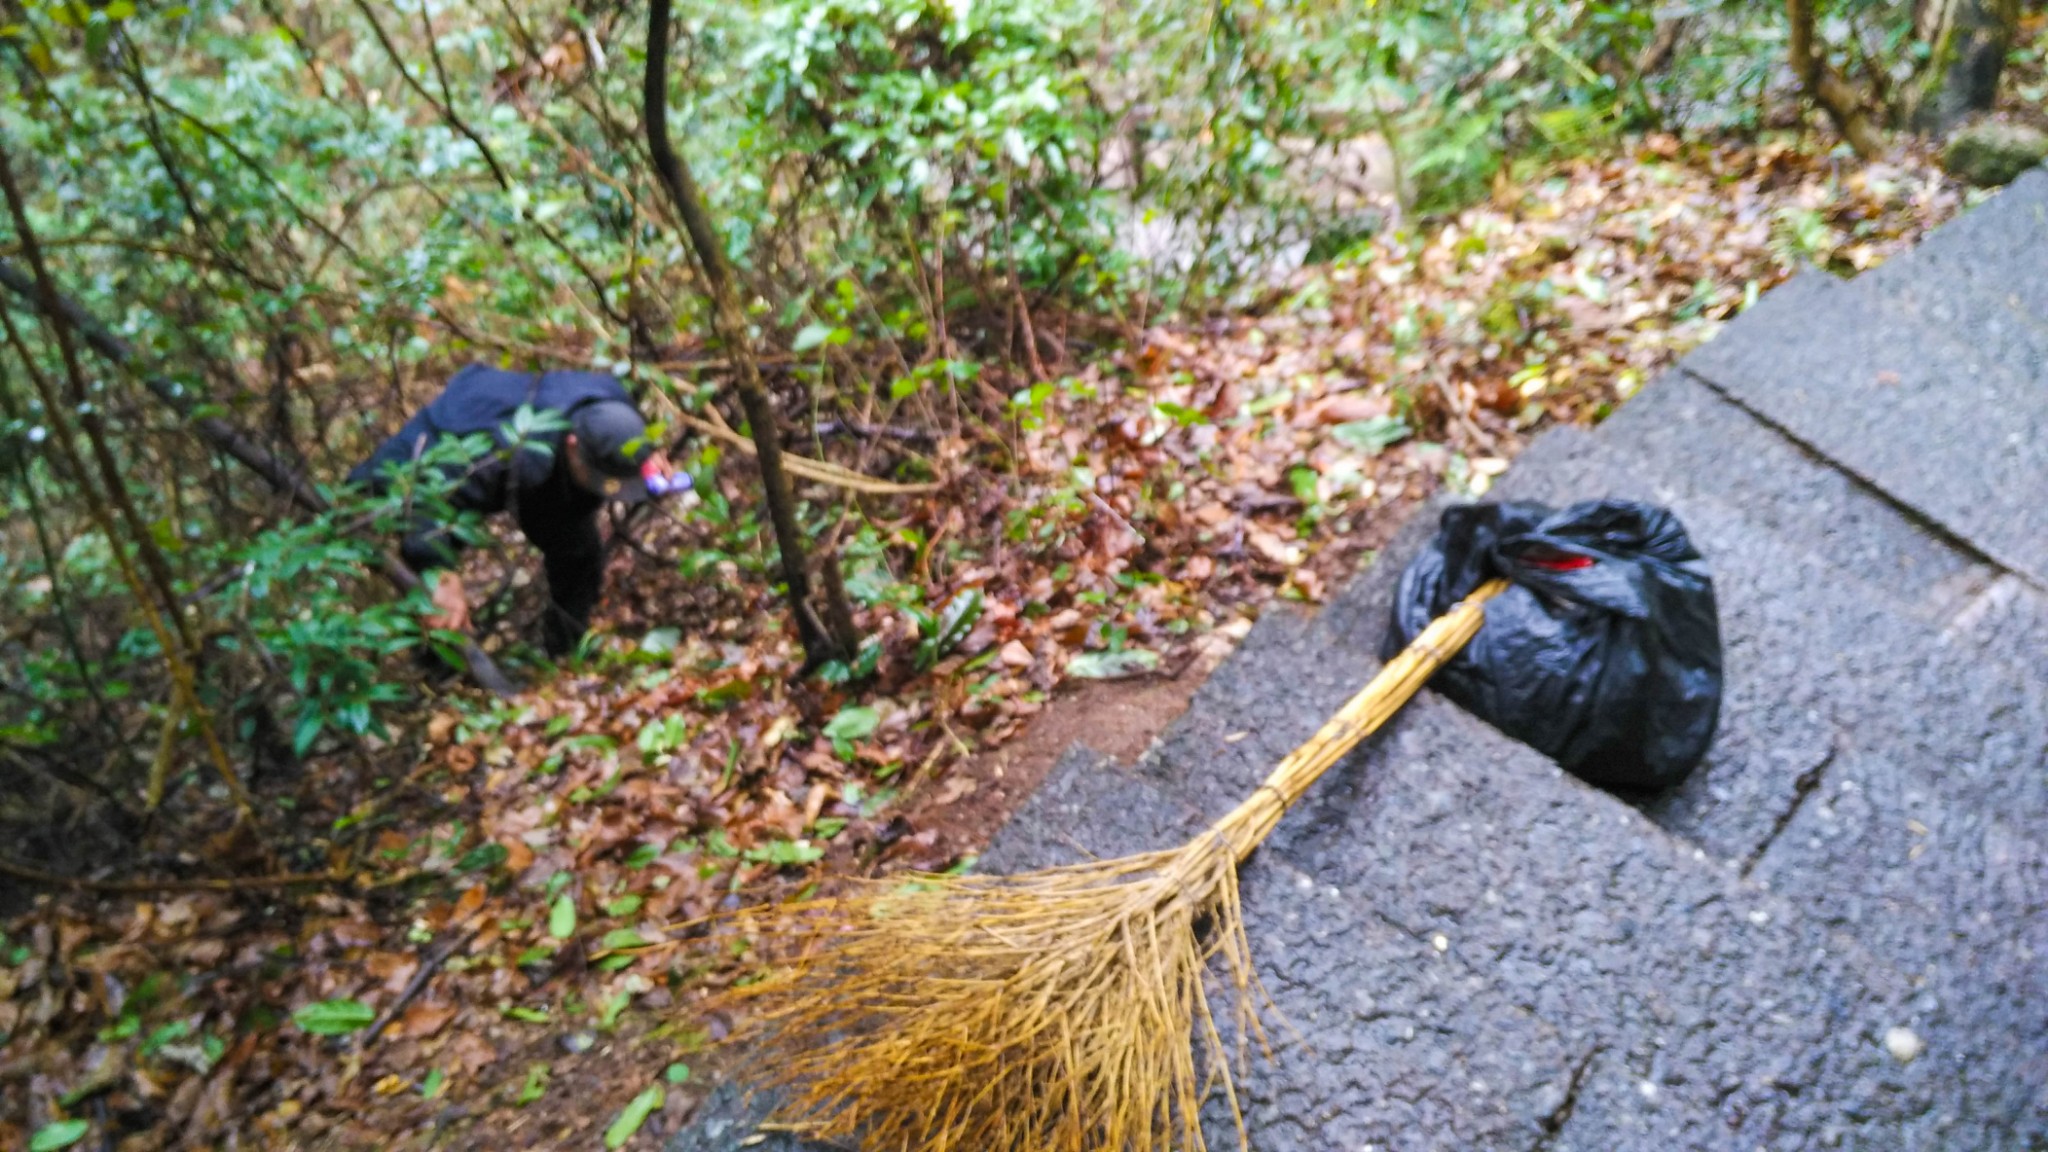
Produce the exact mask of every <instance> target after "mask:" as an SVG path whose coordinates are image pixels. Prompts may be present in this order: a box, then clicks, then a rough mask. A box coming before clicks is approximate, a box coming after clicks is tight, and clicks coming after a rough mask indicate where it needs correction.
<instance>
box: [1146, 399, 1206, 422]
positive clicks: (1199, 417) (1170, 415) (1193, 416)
mask: <svg viewBox="0 0 2048 1152" xmlns="http://www.w3.org/2000/svg"><path fill="white" fill-rule="evenodd" d="M1152 407H1153V408H1154V409H1155V410H1157V411H1158V413H1159V414H1160V415H1161V416H1164V417H1166V418H1167V419H1169V420H1172V421H1173V422H1174V423H1175V424H1178V425H1180V426H1181V427H1183V428H1193V427H1196V426H1198V425H1202V424H1207V423H1209V414H1208V413H1206V412H1204V411H1202V410H1201V409H1199V408H1190V407H1188V406H1187V405H1185V404H1175V403H1173V402H1172V401H1169V400H1161V401H1159V402H1158V403H1156V404H1154V405H1152Z"/></svg>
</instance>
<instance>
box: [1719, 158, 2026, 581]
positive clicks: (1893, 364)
mask: <svg viewBox="0 0 2048 1152" xmlns="http://www.w3.org/2000/svg"><path fill="white" fill-rule="evenodd" d="M2044 190H2048V177H2043V176H2039V175H2037V176H2036V177H2030V178H2029V179H2028V180H2026V181H2022V182H2021V183H2020V184H2016V185H2015V186H2014V187H2013V188H2011V189H2008V190H2007V191H2006V192H2005V193H2003V194H2001V195H1999V196H1996V197H1994V198H1993V199H1992V200H1991V201H1990V202H1988V203H1987V204H1985V205H1983V206H1981V207H1979V208H1977V209H1975V210H1973V211H1972V212H1970V213H1968V214H1967V215H1966V216H1965V217H1964V218H1963V219H1962V220H1961V221H1959V222H1958V223H1956V224H1954V225H1951V226H1950V227H1949V228H1944V229H1941V230H1939V231H1938V232H1937V233H1936V234H1935V236H1934V238H1932V239H1930V240H1929V241H1928V244H1927V245H1926V248H1925V250H1924V251H1927V252H1932V253H1933V254H1932V255H1926V256H1925V257H1924V259H1923V253H1922V252H1916V253H1912V254H1908V255H1906V256H1903V257H1900V258H1898V259H1897V260H1896V261H1894V262H1893V263H1894V264H1895V265H1897V266H1896V267H1895V268H1894V267H1891V266H1887V268H1885V269H1883V270H1881V272H1882V274H1883V275H1885V276H1886V277H1887V282H1890V281H1892V280H1896V279H1898V278H1916V277H1922V276H1925V277H1928V278H1933V279H1938V278H1940V277H1942V276H1946V275H1950V272H1949V271H1948V270H1952V269H1956V268H1960V267H1963V266H1968V267H1970V268H1975V269H1979V270H1980V271H1979V273H1978V275H1980V276H1981V277H1984V278H1987V280H1988V281H1989V282H1996V283H1999V284H2000V285H2001V287H2002V288H2003V287H2009V288H2011V290H2012V291H2011V292H2010V293H2009V294H2008V295H2009V296H2010V297H2011V299H2012V300H2013V301H2015V302H2016V303H2015V306H2014V308H2012V309H2008V310H2007V311H2008V312H2011V314H2012V317H2013V318H2012V319H2011V320H2010V322H2008V323H2004V326H2003V327H2002V328H2001V329H2000V330H1999V332H2003V333H2004V334H2005V335H2003V336H2000V335H1999V334H1998V333H1997V332H1994V331H1993V330H1992V329H1990V328H1988V327H1987V326H1986V324H1985V323H1984V322H1983V321H1982V320H1980V319H1979V317H1978V316H1969V317H1964V318H1962V319H1961V320H1950V321H1946V322H1945V321H1944V320H1943V319H1942V318H1941V317H1940V316H1939V315H1936V314H1933V313H1926V314H1922V313H1919V312H1916V311H1914V310H1912V309H1906V308H1893V307H1887V306H1886V305H1885V304H1884V301H1883V298H1882V294H1881V293H1880V292H1879V291H1877V290H1876V289H1874V288H1866V289H1864V290H1862V291H1858V290H1857V289H1856V287H1855V285H1853V284H1851V285H1849V286H1847V287H1846V288H1841V287H1838V288H1836V289H1834V290H1831V291H1827V292H1822V293H1817V294H1813V295H1811V296H1809V297H1807V298H1804V299H1801V300H1798V301H1795V302H1794V303H1795V304H1796V306H1783V305H1778V306H1773V307H1770V308H1766V307H1764V306H1762V305H1759V306H1758V307H1757V308H1755V309H1752V310H1751V312H1749V313H1747V314H1745V315H1744V316H1742V317H1740V318H1739V319H1737V320H1736V321H1735V322H1733V323H1731V324H1730V325H1729V326H1728V327H1727V328H1726V329H1725V330H1724V331H1723V332H1722V333H1721V334H1720V335H1719V336H1717V337H1716V338H1714V339H1713V340H1710V341H1708V342H1707V343H1706V344H1705V345H1703V346H1701V347H1700V348H1699V349H1697V350H1696V351H1694V352H1693V353H1692V354H1691V355H1689V356H1687V357H1686V358H1685V359H1684V360H1683V361H1682V362H1681V367H1683V368H1684V369H1685V370H1686V371H1688V372H1690V373H1692V374H1694V375H1695V376H1697V377H1699V378H1700V379H1702V380H1704V381H1706V382H1707V383H1709V384H1711V385H1712V386H1713V387H1714V388H1716V389H1717V390H1719V391H1721V392H1723V393H1725V394H1726V395H1728V396H1730V397H1732V398H1734V399H1735V400H1736V401H1738V402H1739V403H1741V404H1742V405H1743V406H1745V407H1747V408H1750V409H1752V410H1753V411H1755V412H1757V413H1759V414H1760V415H1762V416H1763V417H1765V418H1767V419H1768V420H1770V421H1771V422H1773V423H1774V424H1776V425H1778V426H1780V427H1782V428H1783V429H1785V430H1786V431H1787V432H1788V433H1789V434H1790V435H1791V436H1792V437H1794V438H1796V439H1797V440H1798V441H1800V442H1802V443H1804V444H1807V445H1810V446H1812V448H1813V449H1814V450H1815V451H1817V452H1819V453H1820V454H1822V455H1824V456H1825V457H1827V458H1828V459H1829V460H1831V461H1834V462H1837V463H1839V464H1840V465H1841V467H1842V468H1843V469H1844V470H1846V471H1848V472H1850V473H1852V474H1853V475H1855V476H1857V477H1860V478H1862V479H1863V480H1865V481H1867V482H1868V483H1870V484H1872V485H1874V486H1875V487H1877V488H1879V489H1880V490H1882V491H1884V492H1886V493H1887V494H1889V495H1890V496H1892V497H1893V498H1895V499H1896V500H1898V501H1899V502H1901V503H1902V504H1905V505H1907V506H1908V507H1911V508H1913V509H1915V510H1917V511H1918V512H1919V513H1921V514H1923V515H1925V516H1926V517H1928V518H1929V519H1931V520H1933V521H1935V522H1936V523H1938V524H1940V525H1941V526H1942V527H1943V528H1944V529H1945V530H1946V531H1948V532H1951V533H1953V534H1955V535H1956V536H1958V537H1960V538H1962V539H1963V540H1965V541H1967V542H1968V543H1969V544H1970V546H1971V547H1973V548H1975V549H1977V550H1978V551H1980V552H1982V553H1983V554H1985V555H1986V556H1988V557H1990V558H1992V559H1994V560H1996V561H1997V562H1998V563H1999V564H2000V565H2002V566H2003V567H2006V568H2010V569H2013V570H2015V571H2018V572H2020V573H2022V574H2023V575H2025V576H2026V577H2027V578H2028V579H2029V580H2030V581H2032V582H2033V583H2035V584H2036V585H2038V586H2042V587H2048V503H2043V502H2042V501H2040V500H2039V499H2038V497H2037V491H2038V489H2039V487H2040V485H2041V482H2042V479H2043V478H2044V477H2048V374H2044V373H2043V372H2041V371H2040V369H2039V365H2038V361H2033V360H2031V359H2030V358H2029V354H2028V353H2027V350H2026V346H2025V345H2026V343H2027V340H2026V339H2025V338H2024V334H2025V333H2026V332H2027V331H2029V329H2028V328H2027V327H2026V325H2024V324H2022V323H2021V322H2020V319H2019V317H2021V316H2023V315H2024V316H2031V317H2035V318H2039V317H2048V276H2044V275H2042V273H2041V272H2040V271H2039V270H2040V268H2041V265H2042V263H2043V262H2042V261H2041V258H2040V253H2042V252H2043V251H2048V220H2044V210H2043V207H2042V203H2041V201H2042V197H2043V195H2044ZM1956 275H1957V277H1958V278H1957V279H1956V280H1955V283H1957V284H1961V283H1964V282H1965V281H1964V280H1963V279H1962V278H1961V274H1960V273H1957V274H1956ZM1972 282H1974V281H1972ZM2035 285H2038V286H2039V288H2038V291H2037V289H2036V287H2035ZM1773 295H1774V296H1775V295H1777V294H1776V293H1773ZM1770 299H1771V298H1770V297H1766V302H1770ZM1984 315H1989V313H1985V314H1984ZM2000 315H2001V316H2002V315H2004V313H2000ZM1959 323H1960V324H1967V325H1968V327H1967V329H1959V328H1958V324H1959Z"/></svg>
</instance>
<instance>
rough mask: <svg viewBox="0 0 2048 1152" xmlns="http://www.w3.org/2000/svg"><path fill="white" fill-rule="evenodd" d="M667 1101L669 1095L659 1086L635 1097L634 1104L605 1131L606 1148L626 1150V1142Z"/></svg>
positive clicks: (621, 1113) (614, 1150)
mask: <svg viewBox="0 0 2048 1152" xmlns="http://www.w3.org/2000/svg"><path fill="white" fill-rule="evenodd" d="M667 1101H668V1093H667V1091H666V1090H664V1089H663V1088H662V1086H661V1085H659V1084H656V1085H654V1086H653V1087H651V1088H649V1089H647V1090H646V1091H645V1092H642V1093H640V1094H639V1095H638V1096H635V1097H633V1101H632V1103H630V1104H627V1105H626V1108H625V1111H623V1112H620V1113H619V1118H618V1119H617V1120H614V1121H612V1126H611V1127H609V1128H607V1129H605V1130H604V1146H605V1147H606V1148H609V1149H612V1150H613V1152H617V1150H618V1149H620V1148H624V1147H625V1146H626V1141H628V1140H631V1139H632V1138H633V1134H634V1133H636V1132H638V1131H640V1126H641V1125H642V1124H645V1123H647V1118H648V1117H649V1116H651V1115H653V1114H654V1110H655V1109H656V1108H659V1107H661V1106H662V1105H663V1104H664V1103H666V1102H667Z"/></svg>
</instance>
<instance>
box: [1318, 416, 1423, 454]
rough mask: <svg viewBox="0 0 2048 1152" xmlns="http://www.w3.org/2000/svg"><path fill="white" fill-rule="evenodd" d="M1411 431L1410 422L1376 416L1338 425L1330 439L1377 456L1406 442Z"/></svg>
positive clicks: (1333, 429) (1392, 417) (1331, 431)
mask: <svg viewBox="0 0 2048 1152" xmlns="http://www.w3.org/2000/svg"><path fill="white" fill-rule="evenodd" d="M1410 431H1411V430H1410V429H1409V427H1408V422H1407V421H1406V420H1403V419H1401V418H1400V417H1399V416H1375V417H1373V418H1372V419H1370V420H1353V421H1351V422H1350V423H1348V424H1339V425H1337V426H1336V427H1334V428H1332V429H1330V439H1332V440H1335V441H1336V442H1337V443H1339V444H1342V445H1344V446H1345V447H1346V448H1349V449H1352V450H1353V451H1356V452H1363V453H1365V454H1366V455H1367V456H1377V455H1379V454H1380V453H1381V452H1384V451H1386V450H1387V449H1388V448H1391V447H1393V446H1394V445H1396V444H1399V443H1400V442H1401V441H1403V440H1406V439H1407V438H1408V436H1409V434H1410Z"/></svg>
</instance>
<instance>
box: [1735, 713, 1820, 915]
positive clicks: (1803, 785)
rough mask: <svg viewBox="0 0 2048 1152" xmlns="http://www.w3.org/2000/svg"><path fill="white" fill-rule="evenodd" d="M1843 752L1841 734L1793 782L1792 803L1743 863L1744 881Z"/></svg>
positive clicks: (1815, 790) (1817, 788)
mask: <svg viewBox="0 0 2048 1152" xmlns="http://www.w3.org/2000/svg"><path fill="white" fill-rule="evenodd" d="M1841 752H1842V738H1841V736H1840V734H1837V735H1836V736H1835V737H1834V739H1832V740H1831V741H1829V743H1828V754H1827V755H1825V756H1823V757H1821V759H1820V763H1818V764H1815V765H1814V766H1813V767H1811V768H1808V769H1807V770H1806V771H1804V772H1801V773H1800V774H1799V778H1798V779H1796V780H1794V781H1793V782H1792V802H1791V803H1790V804H1787V805H1785V810H1784V811H1782V812H1780V813H1778V818H1777V819H1776V820H1774V821H1772V822H1771V830H1770V831H1769V832H1766V833H1764V838H1763V839H1762V840H1760V841H1758V842H1757V846H1756V847H1755V848H1754V849H1752V850H1751V851H1750V853H1749V856H1748V858H1747V859H1745V860H1744V861H1743V862H1742V877H1743V879H1745V880H1747V879H1748V878H1749V874H1750V873H1751V872H1752V871H1754V870H1755V869H1756V866H1757V864H1758V863H1760V862H1761V861H1762V860H1763V858H1764V853H1766V852H1768V851H1770V849H1771V845H1772V844H1775V843H1776V842H1777V840H1778V837H1779V835H1780V834H1782V833H1783V832H1784V831H1785V829H1786V828H1788V827H1790V826H1791V824H1792V820H1793V818H1794V817H1796V816H1798V815H1799V810H1800V809H1801V808H1803V807H1805V805H1806V798H1807V797H1808V796H1811V795H1813V794H1814V793H1815V792H1818V791H1820V786H1821V781H1822V780H1823V779H1824V778H1825V777H1826V776H1827V771H1828V766H1829V765H1831V764H1833V763H1834V762H1835V758H1836V757H1837V756H1840V755H1841Z"/></svg>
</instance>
